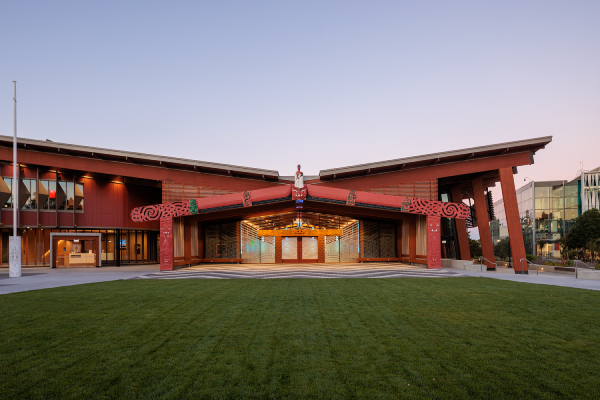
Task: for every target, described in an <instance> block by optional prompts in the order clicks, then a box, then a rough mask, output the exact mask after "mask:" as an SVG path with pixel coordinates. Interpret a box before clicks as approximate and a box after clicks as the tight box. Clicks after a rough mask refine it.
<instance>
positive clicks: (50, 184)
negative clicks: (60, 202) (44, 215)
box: [40, 180, 56, 210]
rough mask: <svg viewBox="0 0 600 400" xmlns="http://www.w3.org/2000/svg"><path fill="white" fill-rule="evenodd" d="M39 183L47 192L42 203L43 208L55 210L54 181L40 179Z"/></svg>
mask: <svg viewBox="0 0 600 400" xmlns="http://www.w3.org/2000/svg"><path fill="white" fill-rule="evenodd" d="M40 184H41V185H43V186H44V189H46V191H47V192H48V198H47V199H46V201H45V202H44V204H43V205H42V209H43V210H56V181H47V180H41V181H40Z"/></svg>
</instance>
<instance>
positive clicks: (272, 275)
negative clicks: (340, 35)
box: [133, 263, 466, 279]
mask: <svg viewBox="0 0 600 400" xmlns="http://www.w3.org/2000/svg"><path fill="white" fill-rule="evenodd" d="M459 276H466V275H463V274H460V273H458V272H454V271H449V270H441V269H427V268H424V267H417V266H411V265H408V264H399V263H376V264H375V263H372V264H369V263H368V264H357V263H347V264H346V263H339V264H338V263H336V264H216V265H213V264H204V265H198V266H194V267H189V268H183V269H179V270H175V271H160V272H155V273H152V274H148V275H144V276H139V277H136V278H133V279H276V278H446V277H459Z"/></svg>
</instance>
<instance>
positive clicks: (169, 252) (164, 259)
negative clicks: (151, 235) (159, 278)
mask: <svg viewBox="0 0 600 400" xmlns="http://www.w3.org/2000/svg"><path fill="white" fill-rule="evenodd" d="M160 270H161V271H172V270H173V218H170V217H169V218H161V220H160Z"/></svg>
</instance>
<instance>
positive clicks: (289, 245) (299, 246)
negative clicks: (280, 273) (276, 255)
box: [281, 236, 319, 263]
mask: <svg viewBox="0 0 600 400" xmlns="http://www.w3.org/2000/svg"><path fill="white" fill-rule="evenodd" d="M281 259H282V261H283V262H284V263H299V262H311V263H312V262H314V263H316V262H317V261H318V259H319V241H318V240H317V238H316V237H296V236H293V237H284V238H283V239H282V240H281Z"/></svg>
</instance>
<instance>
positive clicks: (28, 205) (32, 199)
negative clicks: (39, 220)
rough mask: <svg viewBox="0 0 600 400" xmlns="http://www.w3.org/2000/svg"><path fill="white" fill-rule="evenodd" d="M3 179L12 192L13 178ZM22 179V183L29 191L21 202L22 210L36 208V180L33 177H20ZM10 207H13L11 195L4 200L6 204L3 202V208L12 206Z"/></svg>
mask: <svg viewBox="0 0 600 400" xmlns="http://www.w3.org/2000/svg"><path fill="white" fill-rule="evenodd" d="M3 179H4V182H5V183H6V186H8V189H9V190H10V192H11V193H12V191H13V187H12V183H13V179H12V178H3ZM22 181H23V185H24V186H25V187H26V188H27V190H28V191H29V196H27V200H26V201H25V203H24V204H23V210H35V209H36V208H37V192H38V191H37V185H36V180H35V179H22ZM20 200H21V202H23V200H24V199H22V198H21V199H20ZM12 207H13V198H12V196H11V197H10V198H9V199H8V200H7V201H6V204H4V208H12Z"/></svg>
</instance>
